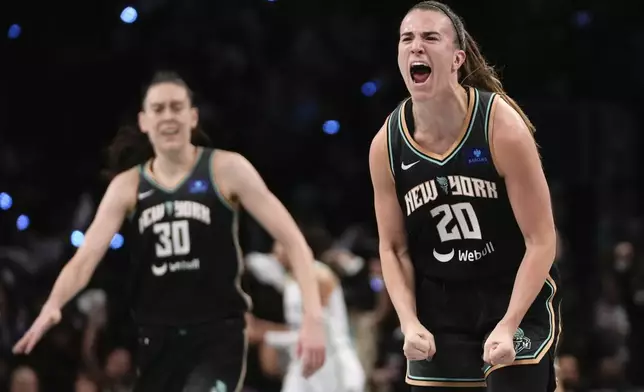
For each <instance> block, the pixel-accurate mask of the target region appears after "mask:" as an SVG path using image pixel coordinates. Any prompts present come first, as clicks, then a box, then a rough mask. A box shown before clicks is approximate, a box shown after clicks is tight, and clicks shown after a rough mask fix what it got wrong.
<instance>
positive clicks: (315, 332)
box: [297, 316, 326, 378]
mask: <svg viewBox="0 0 644 392" xmlns="http://www.w3.org/2000/svg"><path fill="white" fill-rule="evenodd" d="M324 335H325V333H324V320H323V319H322V318H312V317H307V316H304V321H303V323H302V329H301V330H300V341H299V342H298V344H297V355H298V357H299V358H301V360H302V375H303V376H304V377H305V378H308V377H310V376H311V375H313V373H315V372H316V371H318V369H320V368H321V367H322V365H324V359H325V351H326V337H325V336H324Z"/></svg>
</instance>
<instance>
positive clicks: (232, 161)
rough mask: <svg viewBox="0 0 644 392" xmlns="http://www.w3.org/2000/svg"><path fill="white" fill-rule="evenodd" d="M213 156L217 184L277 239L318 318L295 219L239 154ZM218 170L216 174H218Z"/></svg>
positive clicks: (306, 252) (307, 252)
mask: <svg viewBox="0 0 644 392" xmlns="http://www.w3.org/2000/svg"><path fill="white" fill-rule="evenodd" d="M216 154H217V155H218V156H216V158H215V159H214V170H215V177H216V178H219V179H221V182H220V183H219V187H220V189H221V191H222V192H223V193H224V196H227V197H228V198H230V199H236V200H238V201H239V202H241V204H242V205H243V206H244V208H245V209H246V210H247V211H248V212H249V213H250V214H251V215H252V216H253V217H254V218H255V220H257V222H259V223H260V224H261V225H262V226H263V227H264V229H266V231H268V233H269V234H270V235H271V236H272V237H273V238H274V239H275V240H276V241H277V242H279V243H281V244H282V245H283V246H284V248H285V250H286V252H287V257H288V260H289V262H290V263H291V268H292V270H293V274H294V275H295V278H296V280H297V282H298V284H299V286H300V289H301V290H302V297H303V302H304V310H305V314H306V315H307V316H310V317H313V318H315V319H321V317H322V307H321V305H320V291H319V289H318V285H317V284H316V275H315V270H314V265H313V253H312V252H311V249H310V248H309V246H308V244H307V243H306V240H305V239H304V236H303V235H302V233H301V232H300V230H299V229H298V227H297V225H296V224H295V221H294V220H293V218H292V217H291V215H290V214H289V212H288V211H287V210H286V208H285V207H284V206H283V205H282V203H280V201H279V200H278V199H277V198H276V197H275V195H273V193H272V192H271V191H270V190H269V189H268V188H267V187H266V184H265V183H264V181H263V180H262V178H261V177H260V175H259V173H257V170H255V168H254V167H253V166H252V165H251V164H250V162H248V160H246V159H245V158H244V157H242V156H241V155H239V154H236V153H232V152H228V151H218V152H217V153H216ZM217 174H219V175H217Z"/></svg>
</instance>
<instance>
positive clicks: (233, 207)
mask: <svg viewBox="0 0 644 392" xmlns="http://www.w3.org/2000/svg"><path fill="white" fill-rule="evenodd" d="M218 151H219V150H218V149H213V150H212V151H210V159H208V173H209V174H210V175H209V177H210V185H212V189H213V190H214V191H215V194H217V197H218V198H219V200H220V201H221V202H222V203H223V204H224V205H225V206H226V207H227V208H228V209H229V210H231V211H233V212H237V209H238V208H237V207H238V205H237V204H238V203H236V202H235V201H233V200H230V199H228V198H227V197H226V196H224V194H223V193H222V192H221V191H220V189H219V186H217V179H216V178H215V154H216V153H217V152H218Z"/></svg>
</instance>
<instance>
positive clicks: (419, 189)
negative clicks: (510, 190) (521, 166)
mask: <svg viewBox="0 0 644 392" xmlns="http://www.w3.org/2000/svg"><path fill="white" fill-rule="evenodd" d="M439 190H440V192H439ZM440 194H444V195H452V196H467V197H473V198H484V199H498V198H499V194H498V192H497V190H496V183H495V182H492V181H487V180H481V179H479V178H473V177H466V176H446V177H437V178H436V179H433V180H429V181H425V182H423V183H421V184H419V185H416V186H415V187H413V188H411V189H410V190H409V191H408V192H407V193H406V194H405V206H406V212H407V216H409V215H411V213H412V212H414V211H416V210H417V209H418V208H420V207H422V206H424V205H425V204H427V203H429V202H430V201H434V200H436V199H437V198H438V196H439V195H440Z"/></svg>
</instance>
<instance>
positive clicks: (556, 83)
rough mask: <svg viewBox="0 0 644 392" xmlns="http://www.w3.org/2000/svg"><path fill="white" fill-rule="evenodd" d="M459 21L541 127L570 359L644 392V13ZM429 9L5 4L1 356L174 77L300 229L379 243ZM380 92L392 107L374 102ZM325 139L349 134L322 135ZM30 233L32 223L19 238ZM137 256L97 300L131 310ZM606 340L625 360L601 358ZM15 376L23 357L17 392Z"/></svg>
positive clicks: (100, 279) (310, 0) (496, 15)
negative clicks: (398, 129)
mask: <svg viewBox="0 0 644 392" xmlns="http://www.w3.org/2000/svg"><path fill="white" fill-rule="evenodd" d="M447 3H448V4H449V5H451V6H452V7H453V8H454V10H455V11H456V12H457V13H459V14H460V15H461V16H462V17H463V18H464V20H465V25H466V28H467V29H468V30H469V31H470V33H471V34H472V35H473V36H474V37H475V39H477V41H478V42H479V43H480V45H481V47H482V50H483V52H484V54H485V55H486V57H487V58H488V60H489V61H490V63H492V64H494V65H495V66H496V67H497V68H498V69H499V71H500V73H501V75H502V77H503V81H504V85H505V87H506V90H507V91H508V92H509V94H510V95H511V96H513V97H514V98H515V99H516V100H517V101H518V102H519V104H520V105H522V107H523V108H524V109H525V111H526V112H527V114H528V115H529V116H530V118H531V119H532V121H533V122H534V123H535V125H536V127H537V133H536V139H537V141H538V143H539V145H540V146H541V154H542V157H543V165H544V168H545V171H546V174H547V177H548V179H549V183H550V187H551V192H552V196H553V201H554V205H555V211H556V220H557V226H558V229H559V234H560V237H561V241H560V245H561V247H562V248H561V251H562V252H561V253H560V255H559V262H560V264H561V266H562V270H563V272H564V277H565V286H564V287H565V288H564V290H565V300H564V320H565V323H566V324H565V327H564V328H565V332H564V344H563V346H562V350H563V352H564V353H572V354H574V356H575V357H576V358H577V359H578V360H579V362H580V364H581V365H580V366H581V368H582V378H583V379H584V380H585V381H584V382H586V383H587V384H588V385H591V384H593V383H594V384H593V385H604V384H606V383H607V382H608V381H606V380H607V379H611V380H613V381H614V380H618V381H614V384H615V385H617V386H615V385H613V384H611V386H612V387H615V388H617V387H621V386H622V385H625V383H627V384H638V383H639V384H640V385H644V382H643V381H642V375H641V374H638V372H637V369H640V370H641V369H643V368H644V362H642V359H641V357H642V354H641V352H644V346H643V344H642V339H641V337H639V336H638V335H641V334H642V332H641V331H642V327H643V326H644V319H643V313H644V291H643V290H644V264H643V263H642V260H641V259H640V255H641V246H642V238H643V237H642V223H643V220H642V212H643V211H642V208H641V204H642V203H641V200H642V197H643V196H644V194H643V193H642V191H641V190H640V186H639V185H640V182H641V181H642V180H644V169H643V168H644V165H643V164H642V162H641V161H640V160H641V159H640V154H639V152H640V151H641V150H642V149H643V148H644V140H643V138H642V136H641V134H642V131H643V129H642V124H643V121H642V120H643V115H642V110H641V101H642V99H641V91H642V89H643V88H644V76H643V75H644V73H643V72H642V71H641V70H642V69H644V27H643V26H644V25H643V24H642V23H641V17H642V16H643V15H644V13H643V12H642V11H643V10H642V8H643V3H641V2H639V1H634V0H633V1H626V0H614V1H558V0H550V1H548V0H529V1H509V0H507V1H503V0H494V1H467V0H455V1H449V2H447ZM413 4H414V2H411V1H386V2H385V1H383V2H374V1H358V0H346V1H339V0H331V1H317V0H307V1H294V0H277V1H275V2H267V1H260V0H239V1H226V2H225V1H220V0H212V1H206V0H184V1H179V0H135V1H134V2H132V3H126V2H122V1H92V2H81V1H60V2H40V1H34V0H25V1H17V2H3V3H2V4H1V5H0V28H2V29H4V31H6V32H9V31H10V26H11V25H12V24H19V25H20V27H21V32H20V35H19V36H18V37H17V38H16V39H9V38H10V37H9V33H7V34H5V35H4V36H1V37H0V70H1V71H0V192H6V193H7V194H9V195H10V196H11V197H12V201H13V203H12V206H11V208H9V209H7V210H6V211H3V210H0V270H2V281H0V285H2V286H0V288H2V290H1V291H5V294H3V295H2V296H3V297H4V298H5V299H4V302H5V303H8V304H9V308H10V309H11V310H10V311H8V312H7V311H5V312H0V321H2V322H3V323H4V324H7V323H8V324H11V325H12V326H10V327H6V329H4V330H2V331H3V334H4V335H0V336H2V340H4V341H5V346H4V348H5V349H6V348H7V347H10V344H11V343H12V342H13V341H15V339H16V338H17V337H18V336H17V335H19V331H18V330H20V328H17V327H15V326H13V323H14V321H15V320H13V318H15V317H16V315H19V314H22V316H21V317H23V320H22V322H23V324H24V323H27V321H29V322H30V321H31V320H32V319H33V317H34V316H35V315H37V310H38V304H39V303H40V302H39V301H42V299H43V296H45V295H46V294H47V293H48V291H49V289H50V288H51V284H52V283H53V279H54V278H55V276H56V274H57V273H58V272H59V271H60V268H61V267H62V265H63V263H64V262H65V261H66V260H67V259H68V258H69V257H70V256H71V255H72V254H73V251H74V247H73V246H72V244H71V242H70V235H71V233H72V231H73V230H79V231H83V230H85V229H86V228H87V225H88V224H89V221H88V219H90V218H91V216H92V215H93V213H94V208H95V205H96V203H97V202H98V201H99V200H100V197H101V195H102V192H103V191H104V189H105V186H106V182H105V181H104V180H103V179H102V178H101V177H100V176H99V173H100V171H101V169H102V168H103V166H104V164H105V149H106V147H107V145H108V144H109V142H110V140H111V139H112V137H113V136H114V135H115V133H116V130H117V129H118V127H119V126H121V125H124V124H127V123H133V122H134V121H135V119H136V112H137V111H138V109H139V103H140V100H141V88H142V86H143V85H144V83H145V82H146V81H147V80H148V79H149V77H150V76H151V74H152V73H153V72H154V71H155V70H157V69H166V68H170V69H173V70H176V71H178V72H179V73H180V74H181V75H182V76H183V77H184V78H185V79H186V80H187V82H188V84H189V85H190V86H192V88H193V90H195V91H196V93H197V104H198V106H199V109H200V113H201V122H202V125H203V126H204V128H205V129H206V131H207V132H208V133H209V135H210V136H211V137H212V139H213V140H214V141H215V144H216V145H217V146H218V147H220V148H226V149H232V150H235V151H238V152H240V153H242V154H243V155H245V156H246V157H247V158H248V159H249V160H250V161H251V162H252V163H253V164H254V165H255V166H256V167H257V169H258V170H259V172H260V173H261V174H262V176H263V177H264V179H265V181H266V182H267V184H268V185H269V187H270V188H271V189H272V190H273V191H274V192H275V193H276V194H277V196H278V197H279V198H280V199H281V200H282V201H283V202H284V203H285V204H286V205H287V207H288V208H289V210H290V211H291V212H292V213H293V214H294V215H295V216H296V217H297V219H298V220H299V221H300V222H301V223H302V225H304V226H307V227H315V228H318V229H321V230H325V231H326V232H327V233H328V235H329V236H330V237H332V238H335V239H341V238H346V230H347V229H349V228H352V229H357V228H359V229H360V230H361V231H362V232H363V233H364V234H363V236H364V237H365V238H371V239H373V238H374V236H375V219H374V214H373V201H372V188H371V183H370V179H369V171H368V150H369V145H370V141H371V138H372V137H373V135H374V134H375V133H376V131H377V130H378V129H379V127H380V126H381V125H382V123H383V122H384V120H385V118H386V116H387V115H388V113H389V112H390V111H391V110H392V109H393V108H394V107H395V105H396V104H397V103H398V102H399V101H400V100H401V99H402V98H404V97H405V94H406V90H405V87H404V84H403V83H402V79H401V78H400V75H399V73H398V68H397V64H396V49H397V39H398V35H397V32H398V26H399V23H400V21H401V19H402V17H403V16H404V14H405V12H406V10H407V9H408V8H409V7H410V6H411V5H413ZM125 6H133V7H135V8H136V10H137V11H138V19H137V20H136V21H135V22H134V23H131V24H126V23H123V22H122V21H121V20H120V19H119V14H120V13H121V11H122V10H123V8H124V7H125ZM13 31H14V32H15V28H14V30H13ZM370 81H371V82H373V84H374V85H375V86H376V87H377V88H376V90H377V91H376V92H375V94H373V95H372V96H366V95H365V94H364V93H363V91H362V88H363V84H364V83H366V82H370ZM372 87H373V86H372ZM328 120H336V121H338V122H339V124H340V128H339V132H337V133H335V134H327V133H325V132H323V124H324V123H325V122H326V121H328ZM0 202H1V200H0ZM21 214H24V215H26V216H27V217H28V218H29V223H30V224H29V227H28V228H26V230H22V231H20V230H18V229H17V227H16V220H17V218H18V216H19V215H21ZM343 233H344V234H345V236H344V237H343ZM619 244H621V247H619V246H618V245H619ZM244 245H245V250H246V251H253V250H256V251H267V249H268V245H270V242H269V240H268V238H267V237H266V235H265V234H264V233H263V232H262V231H261V230H260V229H259V228H258V227H257V226H256V225H255V224H254V223H253V222H250V221H247V222H246V224H245V225H244ZM616 249H617V250H616ZM126 251H127V238H126V240H125V246H124V247H122V248H120V249H114V250H110V251H109V253H108V255H107V256H106V259H107V260H106V261H107V262H105V263H103V264H102V265H101V267H100V268H99V270H98V271H97V276H96V279H95V281H94V282H93V283H92V285H93V286H95V287H103V288H106V290H108V291H109V292H110V293H112V292H113V294H110V295H113V296H115V298H119V297H118V296H119V295H120V294H119V287H120V286H119V275H118V273H119V271H120V269H121V268H124V267H125V266H126V265H127V260H126V254H127V253H126ZM356 252H357V251H356ZM357 253H359V252H357ZM623 265H626V267H623V268H622V266H623ZM108 288H109V289H108ZM611 288H612V289H611ZM110 290H111V291H110ZM611 290H612V291H611ZM611 293H613V294H614V295H612V296H611ZM615 298H617V299H615ZM114 302H118V299H117V300H116V301H114ZM0 303H2V301H0ZM602 304H604V305H606V307H607V309H610V312H609V313H606V314H608V315H609V316H606V317H608V318H609V319H611V320H612V319H619V315H620V314H626V315H627V319H626V321H627V324H628V328H627V329H624V328H620V327H617V326H613V327H606V326H601V325H600V324H602V321H601V320H599V321H598V319H601V317H603V316H601V317H600V316H599V315H603V314H605V313H602V311H600V310H598V309H603V310H605V307H602V306H603V305H602ZM20 309H23V310H22V313H21V311H20ZM117 313H118V312H117ZM7 314H8V315H12V314H13V318H11V317H8V316H6V315H7ZM120 317H121V319H122V320H123V321H122V322H123V323H127V321H126V319H127V317H126V316H123V315H121V316H120ZM9 319H11V320H12V321H11V322H9V321H7V320H9ZM620 320H621V319H620ZM607 324H611V323H609V322H608V323H607ZM615 324H620V323H617V322H615ZM620 325H622V326H623V323H621V324H620ZM602 328H609V329H610V328H614V329H615V330H619V331H621V332H619V333H618V332H615V334H617V335H620V336H621V338H620V337H616V338H615V339H616V340H612V338H607V337H606V336H612V335H611V333H604V332H602V331H604V330H603V329H602ZM11 331H13V332H11ZM598 331H599V332H598ZM625 331H626V332H625ZM598 339H599V340H601V339H607V340H608V342H607V343H606V346H608V347H613V348H614V349H609V350H608V351H607V352H604V351H602V350H591V349H589V348H588V347H590V346H593V347H594V346H596V345H597V344H598V343H597V342H598ZM620 339H621V340H620ZM600 345H601V344H600ZM615 347H617V348H615ZM622 347H623V348H624V350H625V351H626V353H627V354H624V350H622ZM597 351H600V352H597ZM42 356H43V358H45V359H42V361H41V363H45V364H46V363H47V360H48V359H47V358H49V360H51V361H54V360H55V359H53V358H52V357H51V356H49V357H48V355H46V353H42ZM606 358H608V359H609V360H612V361H613V363H618V366H617V368H618V370H617V371H616V372H617V373H619V374H618V375H614V376H611V377H612V378H611V377H609V376H606V377H604V376H599V375H600V374H603V373H602V372H603V370H601V369H604V368H605V367H607V366H608V367H609V368H610V366H609V365H606V364H605V362H606ZM616 358H617V359H616ZM17 363H21V362H20V361H18V362H16V359H15V358H12V357H11V356H8V355H7V356H6V360H5V364H8V365H7V366H6V367H5V371H4V376H2V374H3V373H2V371H0V378H3V377H4V378H5V379H7V378H8V377H9V376H8V374H9V372H10V369H12V368H13V367H14V366H15V365H16V364H17ZM613 368H614V367H613ZM0 370H2V366H0ZM609 370H610V369H609ZM608 373H610V371H608ZM613 373H615V372H613ZM595 378H599V379H602V380H604V378H605V379H606V380H604V381H601V380H600V381H593V380H595ZM625 380H628V381H625ZM613 381H611V382H613ZM602 382H604V384H602ZM41 384H42V383H41ZM606 385H607V384H606ZM45 387H46V386H45ZM43 390H47V389H43Z"/></svg>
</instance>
